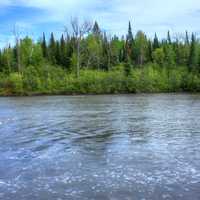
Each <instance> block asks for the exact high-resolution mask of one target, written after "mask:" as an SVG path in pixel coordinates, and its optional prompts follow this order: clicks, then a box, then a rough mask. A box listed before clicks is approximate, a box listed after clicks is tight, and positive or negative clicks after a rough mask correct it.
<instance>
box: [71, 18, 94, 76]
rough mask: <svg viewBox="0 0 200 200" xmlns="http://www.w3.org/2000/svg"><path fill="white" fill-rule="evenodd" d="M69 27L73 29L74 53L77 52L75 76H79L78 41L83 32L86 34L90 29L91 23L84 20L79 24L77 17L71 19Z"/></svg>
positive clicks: (79, 41)
mask: <svg viewBox="0 0 200 200" xmlns="http://www.w3.org/2000/svg"><path fill="white" fill-rule="evenodd" d="M71 27H72V31H73V36H74V38H75V40H76V53H77V65H76V76H77V78H79V75H80V53H81V52H80V43H81V39H82V38H83V37H84V35H85V34H88V33H89V32H90V31H91V29H92V24H91V23H90V22H89V21H84V22H83V23H82V24H79V20H78V18H72V19H71Z"/></svg>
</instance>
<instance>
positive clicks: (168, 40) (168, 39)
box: [167, 31, 172, 44]
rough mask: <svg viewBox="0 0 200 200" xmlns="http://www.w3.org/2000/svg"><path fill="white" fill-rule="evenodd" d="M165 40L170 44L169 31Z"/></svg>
mask: <svg viewBox="0 0 200 200" xmlns="http://www.w3.org/2000/svg"><path fill="white" fill-rule="evenodd" d="M167 42H168V44H171V43H172V41H171V36H170V32H169V31H168V32H167Z"/></svg>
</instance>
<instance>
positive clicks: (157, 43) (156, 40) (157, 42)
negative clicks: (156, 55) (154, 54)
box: [153, 33, 160, 50]
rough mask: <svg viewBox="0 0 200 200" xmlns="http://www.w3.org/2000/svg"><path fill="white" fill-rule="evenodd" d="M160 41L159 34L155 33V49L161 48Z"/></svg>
mask: <svg viewBox="0 0 200 200" xmlns="http://www.w3.org/2000/svg"><path fill="white" fill-rule="evenodd" d="M159 46H160V45H159V41H158V37H157V34H156V33H155V36H154V40H153V50H155V49H157V48H159Z"/></svg>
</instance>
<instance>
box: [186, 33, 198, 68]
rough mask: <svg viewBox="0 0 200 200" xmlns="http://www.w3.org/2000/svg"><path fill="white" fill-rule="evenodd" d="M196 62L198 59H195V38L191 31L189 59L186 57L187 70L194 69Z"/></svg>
mask: <svg viewBox="0 0 200 200" xmlns="http://www.w3.org/2000/svg"><path fill="white" fill-rule="evenodd" d="M197 62H198V61H197V52H196V38H195V36H194V34H193V33H192V37H191V45H190V54H189V59H188V67H189V70H192V69H194V68H195V67H196V65H197Z"/></svg>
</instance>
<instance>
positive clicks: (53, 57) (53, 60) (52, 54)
mask: <svg viewBox="0 0 200 200" xmlns="http://www.w3.org/2000/svg"><path fill="white" fill-rule="evenodd" d="M49 60H50V62H51V63H52V64H56V42H55V39H54V34H53V33H51V37H50V42H49Z"/></svg>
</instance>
